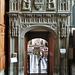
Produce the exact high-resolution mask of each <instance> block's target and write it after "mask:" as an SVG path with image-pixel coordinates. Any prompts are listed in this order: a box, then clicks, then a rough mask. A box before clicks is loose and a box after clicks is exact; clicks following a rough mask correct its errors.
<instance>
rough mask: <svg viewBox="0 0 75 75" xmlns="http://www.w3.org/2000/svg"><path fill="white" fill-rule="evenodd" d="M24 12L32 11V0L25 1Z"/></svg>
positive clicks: (23, 4)
mask: <svg viewBox="0 0 75 75" xmlns="http://www.w3.org/2000/svg"><path fill="white" fill-rule="evenodd" d="M22 10H31V0H23V2H22Z"/></svg>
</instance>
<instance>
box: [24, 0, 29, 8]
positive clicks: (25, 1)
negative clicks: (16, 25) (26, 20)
mask: <svg viewBox="0 0 75 75" xmlns="http://www.w3.org/2000/svg"><path fill="white" fill-rule="evenodd" d="M23 8H28V0H23Z"/></svg>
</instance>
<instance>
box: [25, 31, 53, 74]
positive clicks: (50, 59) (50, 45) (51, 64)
mask: <svg viewBox="0 0 75 75" xmlns="http://www.w3.org/2000/svg"><path fill="white" fill-rule="evenodd" d="M27 41H28V39H27V35H25V37H24V75H27ZM48 43H49V45H48V46H49V47H48V48H49V54H48V55H49V56H48V57H49V58H48V60H49V61H48V74H49V75H53V70H54V36H53V34H52V33H51V32H49V33H48Z"/></svg>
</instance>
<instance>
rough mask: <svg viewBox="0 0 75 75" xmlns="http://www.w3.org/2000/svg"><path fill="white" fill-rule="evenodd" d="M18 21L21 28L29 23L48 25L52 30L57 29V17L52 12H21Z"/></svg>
mask: <svg viewBox="0 0 75 75" xmlns="http://www.w3.org/2000/svg"><path fill="white" fill-rule="evenodd" d="M20 23H21V25H22V26H21V27H22V28H26V27H28V26H30V25H48V26H49V27H50V28H52V29H53V30H55V31H56V30H57V18H56V15H54V14H23V15H21V18H20Z"/></svg>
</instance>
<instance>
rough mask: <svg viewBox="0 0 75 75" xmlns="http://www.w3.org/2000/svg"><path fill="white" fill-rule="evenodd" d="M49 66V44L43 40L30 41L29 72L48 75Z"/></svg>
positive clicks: (28, 52) (28, 48)
mask: <svg viewBox="0 0 75 75" xmlns="http://www.w3.org/2000/svg"><path fill="white" fill-rule="evenodd" d="M47 65H48V42H47V41H46V40H44V39H42V38H35V39H32V40H29V41H28V43H27V72H28V73H30V75H33V74H39V75H40V74H46V75H47V71H48V68H47Z"/></svg>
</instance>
